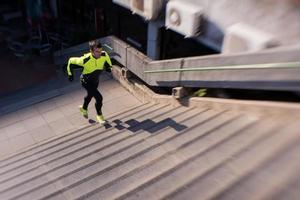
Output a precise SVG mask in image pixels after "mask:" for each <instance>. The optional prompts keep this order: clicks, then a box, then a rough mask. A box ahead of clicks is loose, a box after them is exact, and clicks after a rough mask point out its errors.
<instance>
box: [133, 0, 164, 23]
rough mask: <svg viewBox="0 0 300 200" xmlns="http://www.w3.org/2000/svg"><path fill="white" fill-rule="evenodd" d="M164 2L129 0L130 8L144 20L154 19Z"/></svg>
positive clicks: (159, 0)
mask: <svg viewBox="0 0 300 200" xmlns="http://www.w3.org/2000/svg"><path fill="white" fill-rule="evenodd" d="M163 3H164V0H130V8H131V11H132V12H133V13H136V14H138V15H140V16H142V17H144V18H145V19H146V20H151V19H155V18H156V17H157V16H158V15H159V13H160V12H161V9H162V7H163Z"/></svg>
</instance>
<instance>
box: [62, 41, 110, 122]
mask: <svg viewBox="0 0 300 200" xmlns="http://www.w3.org/2000/svg"><path fill="white" fill-rule="evenodd" d="M89 47H90V52H89V53H87V54H84V55H83V56H81V57H72V58H70V59H69V62H68V65H67V71H68V78H69V81H73V79H74V77H73V69H76V68H81V69H82V74H81V76H80V81H81V84H82V86H83V88H84V89H86V91H87V95H86V96H85V98H84V102H83V105H82V106H80V107H79V110H80V112H81V114H82V115H83V116H84V117H85V118H88V105H89V103H90V101H91V99H92V97H94V98H95V100H96V103H95V107H96V111H97V117H96V118H97V121H98V122H99V123H100V124H105V123H106V121H105V119H104V116H103V114H102V110H101V109H102V100H103V97H102V95H101V93H100V92H99V91H98V89H97V88H98V84H99V75H100V74H101V73H102V72H103V70H106V71H107V72H111V68H112V63H111V60H110V58H109V56H108V54H107V53H106V52H105V51H102V45H101V43H100V42H97V41H96V40H92V41H90V42H89Z"/></svg>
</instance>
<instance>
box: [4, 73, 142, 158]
mask: <svg viewBox="0 0 300 200" xmlns="http://www.w3.org/2000/svg"><path fill="white" fill-rule="evenodd" d="M77 85H79V84H77ZM74 88H75V89H73V90H72V91H71V92H67V93H65V94H62V95H59V96H57V97H54V98H50V99H49V100H47V101H43V102H40V103H37V104H34V105H31V106H28V107H26V108H22V109H20V110H17V111H15V112H11V113H8V114H5V115H3V116H1V117H0V158H4V157H6V156H8V155H10V154H12V153H15V152H18V151H20V150H21V149H24V148H27V147H30V146H32V145H34V144H37V143H40V142H42V141H45V140H48V139H50V138H53V137H55V136H59V135H63V134H66V133H68V132H70V131H72V130H75V129H78V128H79V127H83V126H86V125H88V124H89V123H92V122H93V121H94V120H95V116H96V112H95V109H94V100H92V101H91V103H90V106H89V114H90V120H86V119H84V118H83V117H82V116H81V115H80V113H79V110H78V106H79V105H81V104H82V100H83V97H84V95H85V91H84V90H83V89H82V88H80V87H74ZM99 88H100V90H101V93H102V95H103V97H104V106H103V113H104V115H105V116H106V117H109V116H110V115H113V114H114V113H115V114H116V113H119V112H121V111H124V110H127V109H129V108H130V107H133V106H137V105H139V104H140V102H139V101H138V100H137V99H136V98H135V97H133V96H132V95H131V94H130V93H129V92H128V91H126V90H125V89H124V88H123V87H122V86H121V85H120V84H119V83H118V82H117V81H115V80H112V79H110V80H105V81H104V82H101V83H100V86H99Z"/></svg>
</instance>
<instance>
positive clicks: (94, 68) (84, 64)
mask: <svg viewBox="0 0 300 200" xmlns="http://www.w3.org/2000/svg"><path fill="white" fill-rule="evenodd" d="M75 68H83V70H82V75H83V78H84V79H85V81H98V79H99V75H100V73H101V72H102V71H103V70H106V71H111V68H112V63H111V60H110V58H109V56H108V54H107V53H106V52H105V51H102V52H101V57H100V58H98V59H96V58H94V56H93V55H92V53H87V54H84V55H83V56H81V57H71V58H70V59H69V61H68V66H67V71H68V75H69V76H72V70H73V69H75Z"/></svg>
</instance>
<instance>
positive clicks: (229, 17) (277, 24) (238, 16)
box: [182, 0, 300, 45]
mask: <svg viewBox="0 0 300 200" xmlns="http://www.w3.org/2000/svg"><path fill="white" fill-rule="evenodd" d="M182 1H188V2H192V3H194V4H198V5H200V6H201V7H203V9H204V13H205V16H206V17H207V18H208V19H209V20H211V21H212V22H214V23H216V24H217V25H218V26H219V27H220V28H221V29H222V30H223V31H224V32H225V30H226V29H227V28H228V27H230V26H231V25H234V24H236V23H239V22H242V23H245V24H248V25H250V26H252V27H255V28H257V29H258V30H261V31H264V32H266V33H269V34H272V35H273V36H274V38H275V39H277V40H279V41H280V43H281V45H291V44H294V43H300V12H299V10H300V0H239V1H233V0H182Z"/></svg>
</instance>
